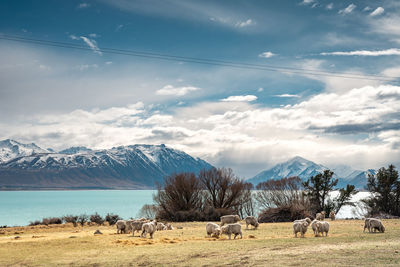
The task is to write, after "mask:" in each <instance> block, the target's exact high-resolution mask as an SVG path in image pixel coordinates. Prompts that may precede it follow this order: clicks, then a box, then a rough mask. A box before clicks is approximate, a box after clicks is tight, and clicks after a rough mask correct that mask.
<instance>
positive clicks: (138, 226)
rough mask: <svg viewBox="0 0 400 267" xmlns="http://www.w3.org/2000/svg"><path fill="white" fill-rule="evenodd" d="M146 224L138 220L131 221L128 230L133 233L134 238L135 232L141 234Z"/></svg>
mask: <svg viewBox="0 0 400 267" xmlns="http://www.w3.org/2000/svg"><path fill="white" fill-rule="evenodd" d="M145 223H146V222H144V221H138V220H129V221H128V223H127V224H128V226H129V227H128V229H129V230H130V231H132V236H135V231H137V232H139V231H141V230H142V226H143V224H145Z"/></svg>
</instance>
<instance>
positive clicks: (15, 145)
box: [0, 139, 49, 163]
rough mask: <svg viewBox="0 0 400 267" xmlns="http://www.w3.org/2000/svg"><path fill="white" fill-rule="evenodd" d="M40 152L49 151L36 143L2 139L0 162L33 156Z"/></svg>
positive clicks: (0, 142)
mask: <svg viewBox="0 0 400 267" xmlns="http://www.w3.org/2000/svg"><path fill="white" fill-rule="evenodd" d="M38 153H49V151H48V150H47V149H43V148H41V147H39V146H37V145H36V144H34V143H31V144H23V143H20V142H18V141H15V140H12V139H6V140H2V141H0V163H3V162H7V161H9V160H11V159H13V158H17V157H23V156H31V155H34V154H38Z"/></svg>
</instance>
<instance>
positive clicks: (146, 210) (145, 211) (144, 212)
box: [137, 204, 158, 219]
mask: <svg viewBox="0 0 400 267" xmlns="http://www.w3.org/2000/svg"><path fill="white" fill-rule="evenodd" d="M157 212H158V207H157V206H156V205H149V204H145V205H143V207H142V208H141V209H140V210H139V212H138V214H137V217H139V218H140V217H144V218H147V219H155V218H156V215H157Z"/></svg>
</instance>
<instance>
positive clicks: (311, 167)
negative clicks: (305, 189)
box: [248, 156, 375, 189]
mask: <svg viewBox="0 0 400 267" xmlns="http://www.w3.org/2000/svg"><path fill="white" fill-rule="evenodd" d="M327 169H329V170H332V171H333V172H334V178H337V179H339V182H338V185H337V187H339V188H341V187H344V186H346V185H347V184H353V185H355V187H356V188H358V189H363V188H364V187H365V186H366V184H367V181H368V174H373V175H374V174H375V170H368V171H360V170H355V169H353V168H351V167H350V166H346V165H336V166H332V167H331V168H329V167H326V166H324V165H321V164H317V163H315V162H312V161H310V160H307V159H304V158H302V157H299V156H297V157H294V158H292V159H290V160H288V161H286V162H283V163H280V164H277V165H275V166H274V167H272V168H271V169H268V170H265V171H262V172H260V173H259V174H257V175H256V176H254V177H253V178H250V179H249V180H248V182H251V183H252V184H254V185H257V184H258V183H260V182H264V181H267V180H271V179H281V178H285V177H291V176H298V177H300V178H301V179H302V180H303V181H305V180H307V179H308V178H310V177H311V176H314V175H316V174H318V173H321V172H323V171H324V170H327Z"/></svg>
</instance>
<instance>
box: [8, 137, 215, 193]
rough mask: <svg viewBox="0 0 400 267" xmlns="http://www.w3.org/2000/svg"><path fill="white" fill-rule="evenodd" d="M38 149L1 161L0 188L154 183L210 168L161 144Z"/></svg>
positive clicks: (141, 185)
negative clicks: (169, 177)
mask: <svg viewBox="0 0 400 267" xmlns="http://www.w3.org/2000/svg"><path fill="white" fill-rule="evenodd" d="M13 142H15V141H13ZM19 144H20V143H19ZM32 145H34V144H32ZM34 146H35V147H37V146H36V145H34ZM37 148H38V149H37V151H35V153H28V154H26V155H20V154H16V156H15V157H13V158H11V157H9V159H8V160H7V161H4V162H2V163H0V188H1V187H7V188H8V187H9V188H13V187H19V188H121V189H132V188H152V187H154V186H155V184H156V183H157V182H159V183H161V182H162V181H163V178H164V177H165V176H167V175H170V174H172V173H175V172H183V171H185V172H194V173H198V172H200V170H202V169H209V168H211V167H212V166H211V165H210V164H208V163H207V162H205V161H203V160H201V159H200V158H193V157H191V156H190V155H188V154H186V153H185V152H182V151H179V150H175V149H172V148H169V147H166V146H165V145H132V146H120V147H114V148H111V149H103V150H92V149H88V148H85V147H71V148H68V149H65V150H62V151H60V152H58V153H54V152H50V151H49V150H41V149H40V148H39V147H37Z"/></svg>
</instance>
